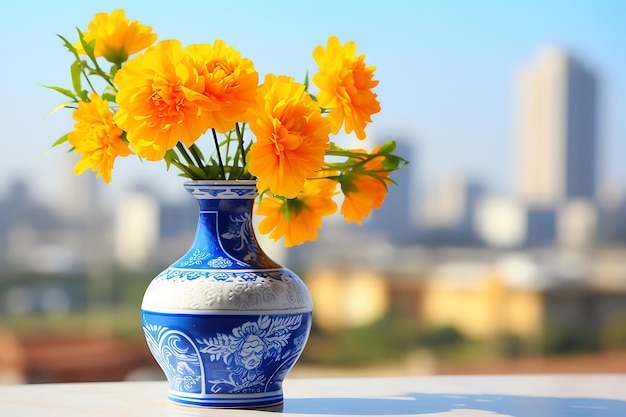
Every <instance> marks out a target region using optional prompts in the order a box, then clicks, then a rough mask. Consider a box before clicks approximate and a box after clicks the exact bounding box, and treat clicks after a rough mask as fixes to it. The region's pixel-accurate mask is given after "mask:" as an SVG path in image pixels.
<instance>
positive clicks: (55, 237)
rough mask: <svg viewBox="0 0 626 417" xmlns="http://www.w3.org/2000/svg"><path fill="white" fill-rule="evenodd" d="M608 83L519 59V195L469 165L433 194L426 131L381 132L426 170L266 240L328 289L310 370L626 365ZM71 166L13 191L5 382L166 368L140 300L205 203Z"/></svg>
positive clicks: (551, 62) (316, 286)
mask: <svg viewBox="0 0 626 417" xmlns="http://www.w3.org/2000/svg"><path fill="white" fill-rule="evenodd" d="M598 84H599V80H598V79H597V77H596V75H595V74H593V73H592V72H590V71H589V69H588V68H587V66H586V64H585V63H584V62H579V61H578V60H577V59H576V57H574V56H571V55H570V54H568V53H567V52H566V51H564V50H561V49H558V48H546V49H545V50H542V51H541V52H540V53H539V54H538V55H537V58H536V60H535V61H533V62H531V63H530V64H529V65H528V67H527V68H525V69H523V71H521V73H520V77H519V79H518V80H517V84H516V86H517V91H518V93H517V96H516V103H517V107H516V112H517V114H516V125H515V126H514V131H515V135H516V144H517V147H516V154H515V157H516V162H517V163H516V165H515V166H513V167H511V170H512V172H514V174H515V177H516V181H515V184H514V186H513V187H512V189H513V190H514V191H513V192H512V193H511V195H495V194H494V193H492V192H491V191H490V189H489V184H486V183H481V182H478V181H476V180H474V179H472V178H471V177H469V176H467V177H466V176H452V175H451V176H449V177H446V178H441V179H438V182H437V184H436V185H435V186H434V187H433V188H432V189H421V188H420V186H419V184H420V183H421V181H420V178H418V172H419V166H420V159H419V155H420V153H419V149H417V145H416V143H415V141H414V140H412V138H381V139H384V140H388V139H395V140H397V141H398V153H399V154H400V155H401V156H403V157H405V158H406V159H408V160H410V161H411V165H409V167H408V168H406V169H404V170H402V171H400V172H398V173H397V175H395V177H394V179H395V180H396V181H397V182H398V184H399V187H395V186H392V187H391V188H390V191H389V194H388V196H387V199H386V202H385V205H384V206H383V207H382V208H381V209H379V210H377V211H376V212H374V213H373V214H372V215H371V216H370V218H368V219H367V221H366V222H365V223H364V225H363V226H362V227H356V226H354V225H346V224H345V223H344V222H343V220H342V219H340V218H338V217H337V218H331V219H329V221H328V222H327V223H326V224H325V227H324V229H323V231H322V232H321V234H320V238H319V239H318V240H317V241H316V242H314V243H308V244H305V245H302V246H300V247H296V248H291V249H288V250H285V249H283V248H281V245H280V244H273V243H272V242H269V241H268V242H265V241H264V242H263V243H264V246H265V247H266V248H267V252H268V253H269V254H270V255H271V256H272V257H274V258H275V259H276V260H277V261H279V262H281V263H283V264H285V265H286V266H288V267H289V268H290V269H293V270H294V271H296V272H297V273H298V274H299V275H300V276H301V277H302V278H303V279H304V280H305V282H306V283H307V285H308V286H309V289H310V291H311V294H312V297H313V302H314V306H315V312H314V322H315V324H314V329H313V332H312V335H311V339H310V342H309V344H308V345H307V348H306V350H305V353H304V355H303V358H302V360H301V361H300V362H299V364H298V365H297V366H298V367H297V368H296V370H295V372H298V370H299V371H300V372H302V373H306V372H309V373H315V372H324V371H326V372H337V373H338V372H349V373H352V374H354V373H356V372H370V373H416V374H433V373H488V372H591V371H593V372H604V371H607V372H609V371H610V372H615V371H620V370H621V371H622V372H625V371H626V190H624V189H610V188H609V187H608V186H607V185H605V184H602V183H601V179H600V178H599V177H598V167H599V164H601V161H599V160H598V147H599V143H600V142H601V137H600V136H599V133H598V130H599V129H598V118H599V117H600V114H599V109H598V92H599V85H598ZM476 151H477V152H489V150H488V149H477V150H476ZM451 152H454V150H451ZM494 158H497V156H496V155H494ZM68 171H69V170H68ZM70 175H71V173H69V172H68V177H67V181H65V182H64V183H61V184H59V189H58V190H57V193H56V195H57V197H58V198H57V200H55V201H52V202H50V204H43V203H41V202H39V201H38V200H37V199H36V198H34V196H33V195H32V194H31V192H30V191H29V188H28V185H27V184H25V183H22V182H19V181H18V182H16V183H15V184H14V186H13V187H12V189H11V190H10V191H9V192H8V193H7V194H6V195H3V196H0V267H1V269H0V271H1V272H0V314H1V315H2V317H3V321H2V322H1V323H0V382H1V381H3V380H5V381H9V382H52V381H82V380H116V379H132V378H148V377H153V376H154V375H158V371H156V368H155V364H154V362H153V360H152V358H151V357H150V356H149V353H148V351H147V348H146V347H145V343H144V342H143V336H142V333H141V329H140V317H139V305H140V303H141V297H142V295H143V291H144V290H145V288H146V287H147V285H148V283H149V281H150V280H151V279H152V278H153V277H154V276H155V275H156V274H157V273H158V272H159V271H161V270H162V269H164V268H165V267H167V266H168V265H169V264H170V263H171V262H173V261H174V260H176V259H178V257H179V256H181V255H182V254H183V253H184V252H185V251H186V249H187V248H188V247H189V245H190V244H191V241H192V239H193V236H194V233H195V227H196V220H197V207H196V202H195V200H194V199H193V198H191V197H189V198H187V199H181V202H168V201H164V200H162V199H159V198H158V197H157V196H158V192H157V191H158V188H155V189H149V188H146V187H138V188H137V189H136V190H134V191H132V192H128V193H127V194H125V195H124V196H122V197H120V198H119V199H116V201H114V202H104V201H102V200H103V195H102V193H101V190H102V187H103V185H102V184H100V183H99V182H96V181H95V179H94V178H93V177H92V176H89V175H84V176H81V177H71V176H70ZM181 193H184V191H183V190H182V187H181Z"/></svg>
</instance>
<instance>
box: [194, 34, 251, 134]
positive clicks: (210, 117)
mask: <svg viewBox="0 0 626 417" xmlns="http://www.w3.org/2000/svg"><path fill="white" fill-rule="evenodd" d="M183 53H184V55H185V59H187V60H189V68H193V69H194V71H192V72H189V73H187V74H186V75H184V76H183V82H184V84H185V88H188V89H190V90H191V91H193V93H191V92H190V97H189V98H190V99H191V98H192V96H193V99H194V100H196V101H197V104H198V106H199V107H200V109H201V111H202V115H201V117H202V118H203V119H204V121H203V123H206V124H208V125H209V126H210V127H212V128H214V129H215V130H216V131H218V132H220V133H226V132H228V131H229V130H232V129H234V128H235V123H236V122H238V121H244V120H243V116H244V115H245V113H246V110H247V109H248V107H250V106H251V105H252V104H253V103H254V101H255V99H256V89H257V84H258V83H259V75H258V73H257V72H256V70H255V69H254V64H253V62H252V61H251V60H249V59H247V58H241V55H240V54H239V52H238V51H236V50H235V49H234V48H233V47H232V46H226V42H224V41H222V40H219V39H217V40H216V41H215V42H214V44H213V45H208V44H202V45H189V46H187V47H186V48H185V50H184V51H183ZM182 68H187V66H183V67H182ZM195 93H198V94H195Z"/></svg>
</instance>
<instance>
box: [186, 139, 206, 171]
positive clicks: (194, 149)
mask: <svg viewBox="0 0 626 417" xmlns="http://www.w3.org/2000/svg"><path fill="white" fill-rule="evenodd" d="M189 152H191V156H193V159H195V160H196V165H198V167H199V168H200V169H202V170H204V162H202V156H201V152H200V149H198V147H197V146H196V144H195V143H194V144H193V145H191V147H190V148H189Z"/></svg>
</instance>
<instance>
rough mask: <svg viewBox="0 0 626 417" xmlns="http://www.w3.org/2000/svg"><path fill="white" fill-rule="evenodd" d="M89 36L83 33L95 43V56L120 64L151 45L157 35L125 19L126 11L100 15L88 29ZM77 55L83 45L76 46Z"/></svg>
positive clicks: (95, 17)
mask: <svg viewBox="0 0 626 417" xmlns="http://www.w3.org/2000/svg"><path fill="white" fill-rule="evenodd" d="M87 29H89V32H84V33H83V38H84V39H85V41H86V42H90V41H92V40H94V39H95V41H96V45H95V50H94V55H95V56H97V57H98V56H103V57H104V58H105V59H106V60H107V61H109V62H113V63H116V64H121V63H122V62H124V61H126V60H127V59H128V57H129V56H130V55H132V54H134V53H136V52H139V51H142V50H144V49H146V48H147V47H149V46H150V45H152V44H153V43H154V41H156V39H157V35H156V34H155V33H152V28H151V27H150V26H145V25H142V24H141V23H139V22H138V21H136V20H133V21H132V22H131V21H130V20H128V19H127V18H126V14H125V12H124V10H113V12H111V14H109V13H97V14H96V15H95V16H94V18H93V20H92V21H91V23H89V24H88V25H87ZM74 47H76V49H77V50H78V53H81V54H84V53H85V50H84V49H83V46H82V45H81V43H80V42H76V44H75V45H74Z"/></svg>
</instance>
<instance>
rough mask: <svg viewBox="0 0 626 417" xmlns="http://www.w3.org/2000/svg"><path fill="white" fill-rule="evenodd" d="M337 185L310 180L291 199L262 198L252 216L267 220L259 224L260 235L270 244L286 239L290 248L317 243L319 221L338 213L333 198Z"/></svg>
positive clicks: (322, 180) (331, 182) (320, 222)
mask: <svg viewBox="0 0 626 417" xmlns="http://www.w3.org/2000/svg"><path fill="white" fill-rule="evenodd" d="M337 193H338V191H337V183H336V182H335V181H332V180H327V179H311V180H307V181H306V182H305V184H304V189H303V190H302V191H301V192H300V193H299V194H298V196H297V197H296V198H294V199H284V198H276V197H267V196H266V197H263V198H262V199H261V202H260V204H259V206H258V207H257V209H256V211H255V214H258V215H261V216H266V217H265V218H264V219H263V220H261V221H260V222H259V232H261V233H263V234H268V233H269V234H270V235H269V237H270V238H271V239H273V240H278V239H280V238H281V237H284V238H285V246H287V247H291V246H295V245H300V244H302V243H304V242H310V241H313V240H315V239H317V230H318V229H319V228H320V227H322V219H323V217H324V216H329V215H331V214H333V213H335V212H336V211H337V204H336V203H335V201H333V196H335V195H336V194H337Z"/></svg>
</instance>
